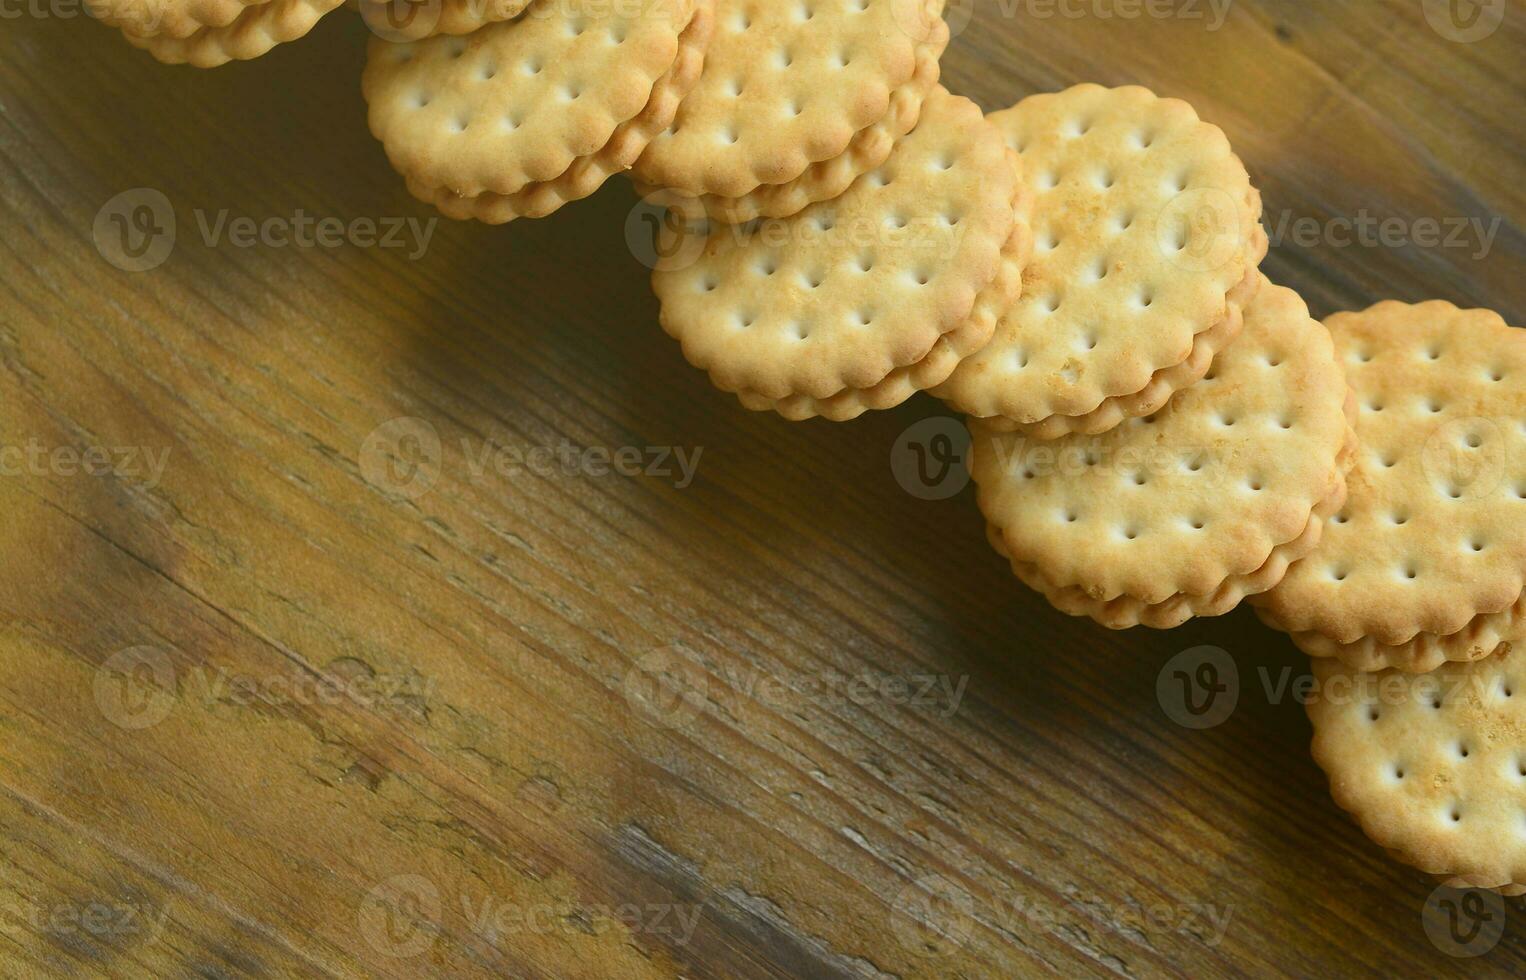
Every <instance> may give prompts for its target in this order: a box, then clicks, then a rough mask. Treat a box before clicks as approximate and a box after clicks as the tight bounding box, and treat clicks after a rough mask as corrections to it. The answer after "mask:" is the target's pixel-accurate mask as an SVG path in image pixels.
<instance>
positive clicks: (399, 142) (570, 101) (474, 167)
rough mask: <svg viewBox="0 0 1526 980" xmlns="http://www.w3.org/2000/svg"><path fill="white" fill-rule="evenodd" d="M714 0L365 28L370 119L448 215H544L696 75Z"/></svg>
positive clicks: (409, 175)
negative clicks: (391, 34)
mask: <svg viewBox="0 0 1526 980" xmlns="http://www.w3.org/2000/svg"><path fill="white" fill-rule="evenodd" d="M714 13H715V7H714V2H713V0H641V2H640V3H632V4H622V3H608V2H588V3H582V2H573V3H568V2H566V0H535V2H533V3H531V4H530V7H529V9H527V10H526V11H525V12H524V13H523V14H522V15H521V16H520V17H519V18H518V19H515V20H509V21H500V22H497V23H493V24H489V25H487V26H486V27H483V28H481V29H480V30H477V31H475V32H473V33H472V34H469V35H466V36H464V37H457V36H452V35H447V34H438V35H435V36H432V37H428V38H425V39H424V40H421V41H415V42H408V43H394V42H391V41H387V40H384V39H382V38H373V39H372V41H371V48H370V52H369V58H368V60H367V63H366V69H365V74H364V77H363V78H362V82H361V86H362V90H363V91H364V93H365V97H366V101H367V103H368V105H369V108H370V124H371V131H372V133H374V134H375V135H376V137H377V139H379V140H381V142H382V145H383V146H384V147H385V149H386V152H387V157H388V159H390V160H391V161H392V164H393V166H394V167H396V168H397V170H398V172H399V173H401V174H402V175H403V176H404V178H405V179H406V180H407V182H408V189H409V190H410V191H411V192H412V193H413V194H414V195H415V196H416V197H418V198H420V199H421V200H424V201H428V202H430V203H432V204H434V205H435V206H436V207H437V208H439V209H440V210H441V211H443V212H444V213H445V214H447V215H449V216H451V217H453V218H476V219H477V220H479V221H486V222H491V223H495V224H496V223H502V222H506V221H511V220H513V219H514V218H518V217H542V216H544V215H547V214H550V213H551V212H553V211H555V210H557V209H558V208H560V207H561V206H562V205H563V204H566V203H567V202H569V201H576V200H579V199H580V198H584V197H587V196H588V195H590V194H592V193H593V192H594V191H596V190H598V189H599V187H600V186H602V185H603V184H604V182H605V181H606V180H608V179H609V178H610V177H611V176H612V175H614V174H617V173H623V172H624V171H625V170H627V169H628V168H629V167H630V166H631V164H632V163H634V162H635V160H636V158H637V157H639V156H640V155H641V153H642V152H643V151H644V150H645V149H646V148H647V145H648V144H650V143H651V141H652V140H653V138H655V137H656V136H657V134H659V133H661V132H662V131H663V130H664V129H666V128H667V127H668V125H669V124H670V123H672V121H673V118H674V115H675V114H676V113H677V111H678V106H679V103H680V102H681V101H682V99H683V97H684V96H685V95H686V94H687V93H688V92H689V90H690V89H691V88H693V87H694V85H695V83H696V82H697V81H698V79H699V76H700V69H701V66H702V65H703V64H704V60H705V50H706V48H707V47H708V46H709V43H710V35H711V31H712V28H713V26H714V23H715V17H714Z"/></svg>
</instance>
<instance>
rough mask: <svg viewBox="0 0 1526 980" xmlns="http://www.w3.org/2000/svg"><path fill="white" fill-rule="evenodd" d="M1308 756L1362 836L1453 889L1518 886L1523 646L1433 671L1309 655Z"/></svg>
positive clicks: (1522, 876) (1524, 858) (1525, 856)
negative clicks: (1371, 668) (1371, 669)
mask: <svg viewBox="0 0 1526 980" xmlns="http://www.w3.org/2000/svg"><path fill="white" fill-rule="evenodd" d="M1314 674H1315V678H1316V680H1317V681H1318V683H1317V685H1316V689H1315V694H1314V696H1313V697H1312V698H1311V699H1310V701H1309V704H1308V712H1309V719H1310V720H1311V721H1312V722H1313V725H1314V760H1315V761H1316V762H1317V763H1319V766H1320V768H1322V769H1323V770H1324V771H1325V773H1326V775H1328V776H1329V777H1330V791H1331V794H1332V795H1333V796H1334V798H1335V802H1336V804H1337V805H1339V806H1340V807H1341V808H1342V809H1343V810H1345V811H1346V812H1348V813H1350V814H1351V815H1352V817H1353V818H1355V820H1356V821H1357V823H1359V824H1360V825H1361V827H1362V830H1363V831H1364V832H1365V833H1366V834H1367V836H1368V837H1370V838H1372V840H1373V841H1374V842H1375V843H1377V844H1378V845H1380V846H1382V847H1384V848H1386V849H1387V850H1388V851H1389V853H1390V854H1392V855H1393V856H1394V857H1395V858H1397V859H1398V860H1400V861H1403V862H1404V863H1406V864H1409V865H1412V866H1414V867H1416V868H1419V869H1420V870H1422V871H1424V872H1426V873H1428V874H1432V875H1436V876H1438V877H1440V878H1441V879H1443V880H1444V882H1445V883H1446V884H1449V885H1451V886H1453V887H1454V888H1491V889H1495V890H1497V891H1500V892H1502V893H1504V894H1506V895H1519V894H1522V893H1526V834H1522V832H1521V815H1522V814H1523V813H1526V650H1522V649H1521V648H1520V647H1519V646H1516V647H1513V648H1505V649H1502V650H1500V651H1499V652H1497V653H1493V654H1490V655H1489V656H1487V657H1485V658H1484V659H1482V660H1477V661H1473V662H1470V663H1445V664H1443V665H1442V666H1441V667H1439V668H1438V669H1437V670H1436V671H1435V672H1434V673H1431V674H1410V673H1405V672H1402V671H1397V670H1385V671H1381V672H1378V673H1362V672H1358V671H1353V670H1352V669H1351V668H1350V667H1347V666H1345V665H1344V664H1342V663H1341V662H1340V661H1338V660H1334V659H1325V660H1319V661H1316V662H1315V664H1314Z"/></svg>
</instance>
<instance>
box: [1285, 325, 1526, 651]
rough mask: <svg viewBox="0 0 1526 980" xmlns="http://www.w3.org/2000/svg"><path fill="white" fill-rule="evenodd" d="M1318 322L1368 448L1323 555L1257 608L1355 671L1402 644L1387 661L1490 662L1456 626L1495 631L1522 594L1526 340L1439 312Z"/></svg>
mask: <svg viewBox="0 0 1526 980" xmlns="http://www.w3.org/2000/svg"><path fill="white" fill-rule="evenodd" d="M1327 325H1328V326H1329V328H1330V332H1331V333H1332V335H1333V336H1334V337H1335V341H1336V346H1337V348H1338V350H1339V352H1340V355H1341V357H1342V359H1343V361H1344V363H1345V365H1346V373H1347V376H1348V377H1349V378H1350V382H1351V388H1352V390H1353V391H1354V392H1355V393H1356V396H1357V399H1358V404H1359V415H1358V420H1357V434H1358V436H1359V437H1360V438H1361V441H1362V452H1361V453H1360V455H1359V457H1358V460H1357V463H1356V466H1355V468H1354V470H1353V472H1352V477H1351V493H1350V497H1349V499H1348V500H1347V503H1346V506H1345V508H1344V509H1343V510H1342V511H1341V512H1340V513H1338V514H1336V515H1335V516H1334V517H1333V518H1332V519H1331V522H1330V524H1329V526H1328V527H1327V528H1326V533H1325V540H1324V542H1323V543H1322V544H1321V546H1320V549H1319V552H1318V553H1317V554H1316V555H1315V556H1313V557H1311V558H1310V559H1309V560H1308V561H1305V562H1302V563H1300V564H1299V565H1298V566H1297V567H1295V568H1294V569H1293V570H1292V571H1291V572H1290V573H1289V575H1288V577H1287V579H1286V580H1285V581H1283V582H1282V584H1281V585H1280V586H1278V588H1276V589H1275V590H1273V591H1272V592H1270V593H1268V594H1267V595H1265V596H1263V597H1262V598H1261V599H1260V600H1258V602H1259V604H1261V605H1263V606H1264V608H1265V612H1266V614H1267V617H1268V618H1269V619H1270V620H1271V621H1273V622H1276V623H1277V624H1278V625H1279V626H1280V627H1281V628H1284V629H1286V630H1288V631H1289V632H1292V633H1294V634H1295V635H1296V634H1301V633H1310V632H1312V633H1318V634H1321V635H1322V636H1323V637H1325V638H1327V639H1328V640H1330V641H1333V644H1331V645H1326V644H1305V647H1306V649H1308V650H1309V652H1311V653H1313V654H1315V655H1320V654H1323V653H1329V652H1334V653H1336V654H1337V655H1342V654H1345V653H1347V652H1348V651H1350V652H1351V653H1353V654H1357V655H1358V656H1354V657H1353V658H1352V659H1356V660H1357V665H1358V666H1364V667H1370V666H1377V665H1380V664H1379V663H1377V662H1376V661H1375V660H1374V659H1373V658H1374V657H1376V656H1381V655H1382V654H1383V650H1382V648H1383V647H1404V648H1406V649H1404V650H1396V651H1394V654H1395V657H1396V660H1397V662H1395V663H1393V664H1391V665H1392V666H1405V665H1406V664H1407V665H1409V666H1411V667H1419V668H1421V669H1424V668H1426V667H1430V666H1434V658H1435V656H1437V655H1438V654H1442V655H1445V656H1446V657H1447V658H1448V659H1463V660H1466V659H1473V658H1474V657H1475V656H1476V655H1478V654H1487V653H1489V652H1491V651H1490V650H1487V649H1484V650H1480V649H1478V646H1477V645H1475V644H1474V643H1473V642H1471V641H1470V640H1469V638H1468V635H1467V634H1465V633H1464V631H1466V630H1469V629H1474V628H1477V629H1483V630H1487V629H1490V628H1492V627H1493V626H1498V625H1499V622H1498V621H1495V622H1493V623H1492V624H1491V622H1490V621H1487V620H1486V621H1484V622H1482V623H1480V622H1477V621H1478V620H1479V617H1486V616H1495V615H1496V614H1503V613H1505V612H1506V611H1507V610H1509V609H1510V608H1511V607H1512V606H1514V605H1515V604H1516V603H1518V602H1519V601H1521V599H1522V595H1523V584H1526V332H1522V331H1520V330H1513V329H1511V328H1510V327H1507V326H1506V325H1505V321H1504V320H1503V319H1501V318H1500V317H1499V315H1498V314H1495V313H1491V312H1488V311H1484V310H1460V309H1458V308H1457V307H1455V306H1453V305H1452V304H1450V303H1443V302H1431V303H1422V304H1419V305H1413V306H1412V305H1407V304H1403V303H1395V302H1385V303H1379V304H1378V305H1376V306H1374V307H1372V308H1371V309H1368V310H1366V311H1364V312H1361V313H1342V314H1338V315H1336V316H1333V317H1331V318H1330V319H1329V320H1328V321H1327ZM1454 636H1455V637H1457V640H1456V641H1455V642H1453V641H1447V640H1446V639H1445V638H1447V637H1454ZM1366 638H1370V639H1371V641H1372V643H1369V644H1364V643H1362V641H1363V640H1364V639H1366ZM1417 639H1418V642H1415V643H1413V645H1411V644H1412V641H1417ZM1416 654H1419V655H1420V656H1419V657H1418V659H1416V657H1415V655H1416ZM1381 665H1383V666H1388V665H1390V664H1381Z"/></svg>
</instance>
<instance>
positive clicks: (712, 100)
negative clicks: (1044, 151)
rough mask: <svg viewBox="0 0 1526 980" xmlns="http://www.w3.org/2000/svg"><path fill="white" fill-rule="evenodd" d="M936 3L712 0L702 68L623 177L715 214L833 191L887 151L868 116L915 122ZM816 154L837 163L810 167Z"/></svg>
mask: <svg viewBox="0 0 1526 980" xmlns="http://www.w3.org/2000/svg"><path fill="white" fill-rule="evenodd" d="M942 7H943V3H942V0H809V2H804V3H778V2H758V0H717V10H716V17H717V29H716V37H715V40H714V43H713V44H712V47H711V51H710V54H709V59H708V63H707V65H706V71H705V75H704V78H702V79H701V80H700V83H699V85H698V86H696V87H695V90H694V91H693V92H692V93H690V95H689V97H688V98H686V99H685V100H684V104H683V106H682V107H681V108H680V110H679V113H678V117H677V118H676V119H675V120H674V123H673V126H672V128H671V129H670V130H669V131H668V132H666V133H663V134H662V135H661V136H659V137H658V138H657V139H656V140H654V141H653V142H652V145H651V147H649V148H648V150H647V152H646V153H645V154H644V155H643V156H642V157H641V159H640V160H639V161H637V163H636V166H635V169H634V172H633V176H635V178H636V179H637V180H638V182H640V183H641V184H643V185H645V186H647V187H653V188H666V189H670V190H672V191H676V192H678V193H679V194H681V195H683V196H685V197H690V198H696V199H698V200H700V201H701V202H702V203H704V204H706V205H707V206H708V207H710V209H711V211H712V213H714V214H716V215H717V216H718V217H721V218H722V219H723V220H738V219H746V218H749V217H752V216H756V215H768V216H783V215H785V214H791V213H794V211H791V210H788V209H789V208H794V210H795V211H798V210H799V209H800V207H803V206H804V205H805V204H808V203H810V202H811V201H813V200H823V199H826V198H828V197H830V196H832V195H833V194H834V192H836V191H840V190H841V189H842V188H843V187H845V186H846V184H847V182H848V181H851V180H852V179H853V177H856V176H857V175H858V174H859V173H863V172H864V171H865V170H867V169H872V168H873V167H875V166H878V165H879V163H880V162H882V161H883V159H884V157H885V155H886V154H888V152H889V146H888V144H887V141H886V140H885V139H884V138H883V137H884V135H885V134H883V133H877V132H874V131H873V127H875V126H877V125H880V124H882V123H884V122H885V121H886V120H887V118H889V119H890V120H891V121H892V122H893V123H894V127H905V128H909V127H910V126H911V125H913V124H914V123H915V122H916V115H915V113H914V111H913V109H914V108H915V106H916V105H917V104H920V101H921V99H922V97H924V96H925V95H926V94H927V93H928V92H930V91H931V90H932V86H933V85H934V84H936V82H937V70H936V65H937V58H938V56H939V55H941V54H942V51H943V49H944V47H946V46H947V43H948V29H947V26H946V25H944V24H943V22H942V20H941V17H940V14H941V11H942ZM919 67H920V71H919ZM893 110H894V114H893V115H892V111H893ZM866 131H867V132H868V133H869V136H868V137H865V138H864V139H862V140H860V142H859V143H858V144H857V145H855V139H856V138H858V137H860V134H864V133H866ZM904 131H905V129H902V132H904ZM894 135H900V134H899V133H896V134H894ZM869 137H873V138H869ZM890 142H893V137H892V139H891V140H890ZM850 149H851V150H852V152H849V151H850ZM876 156H878V158H879V159H875V157H876ZM825 161H837V163H836V164H835V165H834V166H829V167H825V168H822V169H821V170H820V171H817V172H814V173H808V171H810V170H811V168H812V167H813V165H816V164H821V163H823V162H825ZM853 167H857V168H859V169H856V170H854V169H852V168H853ZM845 178H846V179H845Z"/></svg>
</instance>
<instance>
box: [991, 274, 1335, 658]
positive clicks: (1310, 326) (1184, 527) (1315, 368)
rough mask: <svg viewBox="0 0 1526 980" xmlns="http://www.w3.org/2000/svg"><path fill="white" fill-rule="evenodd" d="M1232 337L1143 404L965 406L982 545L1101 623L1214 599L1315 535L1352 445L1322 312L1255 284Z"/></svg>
mask: <svg viewBox="0 0 1526 980" xmlns="http://www.w3.org/2000/svg"><path fill="white" fill-rule="evenodd" d="M1244 319H1245V324H1244V331H1243V333H1242V335H1241V337H1240V339H1239V340H1238V341H1237V342H1236V343H1235V344H1234V345H1233V346H1231V347H1230V348H1229V349H1228V350H1227V351H1225V352H1224V353H1222V354H1220V355H1219V358H1218V361H1217V363H1216V364H1215V366H1214V368H1213V370H1212V371H1210V373H1209V375H1208V376H1207V377H1205V378H1204V379H1203V380H1202V381H1200V382H1199V383H1197V384H1195V385H1193V386H1192V387H1190V388H1188V389H1186V390H1185V391H1181V392H1178V393H1177V395H1176V397H1175V398H1173V399H1171V401H1170V402H1169V403H1168V404H1167V405H1166V406H1165V408H1163V409H1162V410H1161V411H1160V412H1159V413H1157V414H1156V415H1153V416H1147V417H1143V418H1136V419H1131V420H1129V421H1127V422H1125V423H1123V424H1121V425H1119V426H1118V427H1116V428H1114V429H1111V430H1109V431H1108V432H1105V433H1103V434H1102V435H1099V436H1085V435H1080V434H1072V435H1069V436H1065V437H1063V438H1061V439H1057V440H1051V441H1046V440H1039V439H1035V438H1033V437H1031V436H1028V435H1026V434H1024V433H1021V432H1002V431H999V430H997V429H994V428H992V427H991V426H989V425H986V424H984V423H982V422H980V421H976V420H972V421H971V423H970V428H971V431H972V434H973V436H974V438H973V442H972V447H971V455H972V457H973V459H972V462H971V467H970V472H971V475H972V476H973V477H974V479H975V481H976V484H977V486H978V493H977V498H976V499H977V501H978V503H979V505H980V509H981V512H982V513H983V514H984V515H985V518H986V522H987V524H988V525H989V527H988V537H989V539H990V541H991V543H992V545H993V546H994V547H995V548H996V550H997V551H998V552H1000V553H1001V554H1002V555H1003V556H1005V557H1006V558H1007V559H1009V560H1010V561H1011V563H1012V569H1013V571H1014V572H1015V573H1016V574H1017V576H1018V578H1020V579H1022V581H1023V582H1025V583H1026V584H1027V585H1029V586H1030V587H1031V588H1034V589H1037V590H1038V591H1040V592H1043V593H1044V594H1045V596H1046V597H1048V599H1049V601H1050V602H1051V603H1053V604H1054V605H1055V606H1056V607H1057V608H1059V609H1060V610H1061V611H1063V612H1066V613H1069V614H1070V615H1073V616H1090V617H1091V618H1092V619H1094V620H1096V621H1097V622H1099V623H1101V624H1102V625H1103V626H1106V627H1109V628H1110V629H1125V628H1128V627H1131V626H1137V625H1145V626H1152V627H1155V628H1158V629H1169V628H1171V627H1174V626H1179V625H1181V624H1182V623H1184V622H1186V621H1187V620H1188V619H1190V618H1192V617H1194V616H1218V615H1222V614H1223V613H1226V612H1229V611H1230V610H1231V609H1233V608H1234V607H1235V606H1236V605H1237V604H1238V603H1239V602H1240V601H1241V600H1242V599H1243V598H1244V597H1245V596H1247V595H1253V594H1255V593H1258V592H1264V591H1266V590H1267V589H1269V588H1271V587H1272V586H1274V585H1276V584H1277V582H1278V581H1280V580H1281V579H1282V577H1283V575H1284V574H1286V572H1287V568H1288V566H1289V565H1290V564H1291V563H1292V562H1294V561H1296V560H1298V559H1299V558H1302V557H1304V556H1305V555H1307V554H1309V553H1310V552H1311V551H1313V550H1314V548H1315V546H1316V545H1318V543H1319V539H1320V534H1321V531H1322V528H1323V526H1324V521H1325V518H1326V517H1328V516H1329V515H1330V514H1333V513H1335V511H1336V510H1338V509H1339V507H1340V506H1341V503H1342V502H1343V500H1344V499H1345V494H1346V487H1345V478H1344V474H1345V470H1346V469H1347V467H1349V465H1350V463H1351V459H1352V456H1353V455H1354V453H1355V436H1354V434H1353V433H1352V431H1351V425H1350V421H1349V419H1348V414H1349V412H1350V411H1351V406H1350V405H1349V400H1348V397H1347V394H1348V392H1347V389H1346V382H1345V377H1344V375H1343V372H1342V370H1341V366H1340V363H1339V362H1338V361H1337V360H1336V357H1335V351H1334V347H1333V345H1332V344H1331V341H1330V336H1329V334H1328V333H1327V332H1326V330H1325V328H1324V327H1323V326H1321V325H1320V324H1319V323H1318V322H1317V321H1315V320H1313V319H1311V318H1310V316H1309V312H1308V308H1307V307H1306V306H1305V305H1304V303H1303V300H1301V299H1300V298H1299V297H1298V294H1296V293H1294V292H1293V291H1292V290H1290V289H1284V288H1282V287H1280V286H1274V285H1272V284H1271V283H1269V282H1263V283H1261V284H1260V285H1259V288H1258V290H1257V292H1256V299H1255V300H1254V301H1252V303H1251V305H1250V306H1249V307H1248V308H1247V309H1246V311H1245V317H1244Z"/></svg>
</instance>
